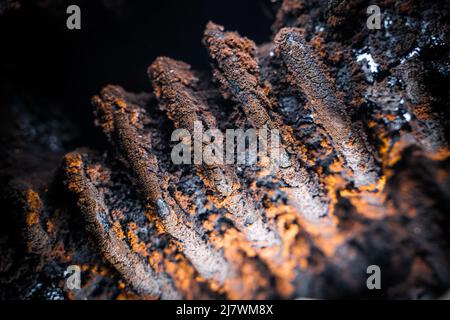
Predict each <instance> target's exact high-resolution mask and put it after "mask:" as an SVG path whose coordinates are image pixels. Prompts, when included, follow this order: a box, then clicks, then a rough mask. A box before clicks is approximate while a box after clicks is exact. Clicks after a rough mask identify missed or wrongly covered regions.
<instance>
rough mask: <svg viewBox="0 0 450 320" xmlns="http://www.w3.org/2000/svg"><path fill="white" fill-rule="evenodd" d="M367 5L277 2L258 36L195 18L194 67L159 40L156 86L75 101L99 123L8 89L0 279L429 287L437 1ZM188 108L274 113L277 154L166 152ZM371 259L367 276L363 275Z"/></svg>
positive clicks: (441, 20)
mask: <svg viewBox="0 0 450 320" xmlns="http://www.w3.org/2000/svg"><path fill="white" fill-rule="evenodd" d="M371 4H372V3H369V2H367V1H362V0H355V1H346V0H336V1H334V0H332V1H309V0H285V1H283V2H282V3H277V2H276V3H275V4H272V5H271V6H269V7H268V9H267V10H269V11H271V12H272V13H273V16H274V17H273V19H274V21H273V24H272V27H271V28H272V29H271V30H272V34H271V36H270V39H266V40H268V41H266V42H264V43H261V44H259V45H257V44H256V43H255V42H254V41H253V40H252V39H249V38H247V37H246V36H245V35H243V34H241V33H240V30H229V27H228V26H227V25H221V24H218V23H215V22H209V23H207V24H206V25H205V26H204V31H203V35H199V38H198V40H197V41H198V42H199V43H202V44H203V46H204V53H205V62H206V61H208V62H209V67H208V68H205V69H202V70H196V69H195V68H194V67H191V66H190V65H189V64H188V63H187V62H185V61H183V59H182V57H181V59H180V58H178V57H177V58H175V57H167V56H159V57H157V58H156V59H154V61H153V62H152V63H150V65H149V66H148V69H147V70H145V69H143V70H142V73H145V72H146V71H147V72H146V74H147V76H148V79H147V81H148V84H149V86H151V89H150V90H146V91H144V92H141V93H134V92H130V91H128V90H130V89H131V90H132V89H133V88H127V89H124V88H123V87H122V86H120V81H119V83H118V84H108V83H104V85H105V86H104V88H103V89H101V90H100V91H99V92H98V93H97V94H95V95H94V96H93V97H92V99H91V102H89V101H84V102H83V103H84V104H86V105H88V104H89V103H90V106H91V107H89V108H86V107H85V108H82V109H80V110H81V111H79V112H81V113H83V114H82V115H81V117H85V119H92V121H91V120H89V121H90V122H89V123H90V125H92V128H94V125H95V128H96V129H92V132H93V135H92V136H93V137H94V138H95V139H97V140H96V141H95V142H92V141H90V137H89V136H86V134H84V133H83V130H85V127H83V126H81V125H80V122H79V121H78V122H77V121H74V120H73V119H72V118H71V116H70V114H69V115H67V114H65V113H64V112H63V111H62V109H61V108H58V106H57V105H55V106H51V107H47V108H46V109H45V110H46V111H45V112H41V111H40V109H39V107H38V106H39V104H42V103H45V101H44V102H42V101H37V100H33V99H31V98H29V97H28V96H27V95H26V94H25V96H26V97H28V99H24V98H23V95H22V96H20V95H19V94H17V96H16V98H15V99H9V100H8V103H6V105H5V107H4V110H3V112H4V114H5V115H7V117H6V116H5V117H4V119H8V120H7V121H4V122H5V124H4V125H3V126H2V132H3V133H2V138H3V139H4V142H2V159H1V165H2V166H1V170H0V175H1V177H2V179H3V181H5V182H4V183H2V185H1V188H2V201H3V205H2V210H1V212H2V223H1V226H0V231H1V233H0V297H1V298H3V299H10V298H19V299H85V298H87V299H144V298H145V299H147V298H149V299H196V298H197V299H198V298H205V299H215V298H229V299H270V298H281V299H292V298H299V297H306V298H406V299H422V298H439V297H440V296H442V295H443V294H444V293H445V292H446V291H447V290H448V288H450V216H449V214H450V207H449V204H450V177H449V169H450V158H449V157H450V152H449V145H448V138H449V123H448V119H449V107H450V106H449V89H450V86H449V79H450V65H449V62H450V60H449V59H450V32H449V31H450V26H449V21H450V15H449V13H450V3H449V2H448V1H431V2H430V1H389V0H385V1H379V3H377V5H378V6H379V7H380V8H381V28H380V29H375V30H370V29H369V28H368V27H367V25H366V20H367V18H368V15H367V12H366V9H367V7H368V6H369V5H371ZM124 6H125V5H124ZM49 10H50V9H49ZM236 10H239V8H236ZM119 11H120V10H119ZM201 36H202V39H201V38H200V37H201ZM139 41H142V42H145V41H152V40H151V39H150V38H149V39H146V38H140V39H139ZM110 45H111V47H110V48H109V49H108V50H114V46H115V44H113V43H111V44H110ZM147 49H148V48H147ZM108 50H106V51H105V52H104V54H105V55H107V54H108ZM127 63H128V61H127V60H126V59H125V60H123V61H121V64H122V65H123V64H124V65H127ZM130 63H132V61H130ZM114 67H115V66H114V65H111V68H114ZM30 72H32V70H30ZM86 77H89V76H88V75H87V76H86ZM137 91H139V89H138V90H137ZM20 97H21V98H20ZM60 103H62V104H64V101H60ZM79 112H78V111H77V113H79ZM84 113H85V115H84ZM92 115H93V116H92ZM2 121H3V120H2ZM196 122H199V123H202V125H203V126H204V128H205V129H208V128H210V129H214V128H217V129H219V130H221V131H222V132H225V130H226V129H238V128H240V129H249V128H254V129H260V128H263V127H266V128H268V129H277V130H279V133H280V148H281V149H282V150H283V152H284V153H283V156H284V157H286V159H287V160H289V161H288V162H289V165H286V166H283V165H282V166H279V167H277V168H276V169H274V167H273V166H272V163H271V159H266V160H267V161H262V162H258V163H257V164H251V165H234V164H217V165H214V164H213V165H211V164H205V163H194V164H192V165H183V164H180V165H175V164H174V163H173V162H172V160H171V157H170V155H171V150H172V147H173V145H174V142H171V133H172V132H173V130H175V129H186V130H188V131H192V130H193V128H194V125H195V123H196ZM83 123H84V122H83ZM98 137H100V138H98ZM94 138H93V139H94ZM70 265H78V266H79V267H80V269H81V288H80V289H77V290H70V289H68V288H67V286H66V282H65V281H66V276H67V273H66V270H67V267H68V266H70ZM370 265H377V266H379V267H380V270H381V283H382V289H381V290H368V288H367V286H366V279H367V277H368V274H367V273H366V270H367V267H368V266H370Z"/></svg>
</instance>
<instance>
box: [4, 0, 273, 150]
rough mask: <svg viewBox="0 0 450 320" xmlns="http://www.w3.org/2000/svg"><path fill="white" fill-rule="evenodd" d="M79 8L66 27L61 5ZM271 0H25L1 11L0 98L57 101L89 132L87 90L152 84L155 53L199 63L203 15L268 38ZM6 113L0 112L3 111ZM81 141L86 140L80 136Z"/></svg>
mask: <svg viewBox="0 0 450 320" xmlns="http://www.w3.org/2000/svg"><path fill="white" fill-rule="evenodd" d="M70 4H77V5H79V6H80V8H81V26H82V28H81V30H68V29H67V28H66V19H67V17H68V16H69V15H68V14H66V8H67V6H68V5H70ZM276 5H277V4H273V3H272V2H271V1H270V0H253V1H248V0H246V1H242V0H231V1H230V0H227V1H211V0H195V1H174V0H169V1H167V0H166V1H161V0H158V1H121V0H110V1H107V0H103V1H100V0H96V1H95V0H94V1H92V0H91V1H87V0H85V1H82V0H80V1H63V0H59V1H58V0H53V1H51V0H47V1H24V2H21V6H20V8H19V9H11V10H8V11H6V12H4V13H3V14H2V15H1V16H0V43H1V45H0V105H5V104H8V103H10V101H11V99H14V98H16V97H26V98H27V100H28V103H32V104H34V103H35V102H36V105H39V108H41V109H42V112H45V108H46V107H45V106H46V105H47V104H48V105H53V106H54V105H57V106H58V108H63V109H64V113H66V115H67V116H68V117H69V118H70V119H72V120H73V121H74V122H75V124H76V126H77V127H79V128H82V131H84V134H85V135H87V136H86V137H85V138H88V136H89V135H90V130H92V129H91V128H92V127H93V117H92V112H91V106H90V98H91V97H92V95H94V94H96V93H98V92H99V90H100V89H101V88H102V87H103V86H105V85H106V84H118V85H121V86H123V87H124V88H125V89H127V90H129V91H133V92H140V91H149V90H151V87H150V82H149V80H148V79H147V74H146V70H147V67H148V66H149V65H150V64H151V62H152V61H153V60H154V59H155V58H156V57H157V56H160V55H166V56H170V57H173V58H176V59H180V60H183V61H185V62H187V63H189V64H191V65H192V66H193V68H195V69H201V70H205V69H207V68H208V67H209V60H208V56H207V53H206V50H205V48H204V47H203V45H202V43H201V38H202V34H203V30H204V27H205V25H206V23H207V22H208V21H209V20H212V21H214V22H216V23H219V24H223V25H224V26H225V27H226V28H227V29H228V30H239V31H240V33H241V34H242V35H245V36H248V37H249V38H251V39H253V40H254V41H255V42H257V43H262V42H265V41H268V40H269V39H270V36H271V30H270V24H271V22H272V21H273V14H274V12H275V10H276V8H275V6H276ZM3 120H5V119H3ZM83 143H85V142H83Z"/></svg>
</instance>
